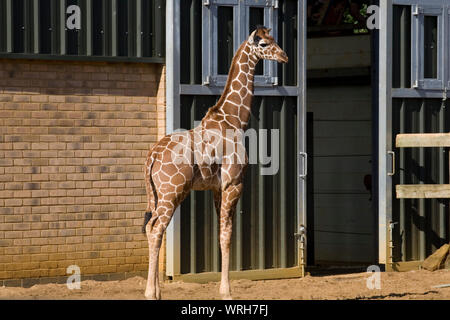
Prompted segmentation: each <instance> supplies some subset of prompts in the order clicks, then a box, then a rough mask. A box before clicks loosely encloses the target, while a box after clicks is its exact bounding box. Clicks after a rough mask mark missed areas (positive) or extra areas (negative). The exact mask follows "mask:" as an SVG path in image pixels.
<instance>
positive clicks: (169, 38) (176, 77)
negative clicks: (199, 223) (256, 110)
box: [166, 0, 307, 281]
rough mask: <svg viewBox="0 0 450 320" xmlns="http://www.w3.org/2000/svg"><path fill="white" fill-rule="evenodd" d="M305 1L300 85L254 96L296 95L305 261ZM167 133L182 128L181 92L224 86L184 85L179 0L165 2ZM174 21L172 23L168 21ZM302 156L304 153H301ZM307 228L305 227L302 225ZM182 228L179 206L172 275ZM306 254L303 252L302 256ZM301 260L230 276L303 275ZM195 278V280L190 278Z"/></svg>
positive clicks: (173, 226)
mask: <svg viewBox="0 0 450 320" xmlns="http://www.w3.org/2000/svg"><path fill="white" fill-rule="evenodd" d="M306 4H307V0H299V1H298V5H297V10H298V19H297V32H298V34H297V37H298V42H297V52H298V53H297V56H298V70H297V86H272V87H255V92H254V95H255V96H295V97H297V115H298V116H297V119H298V123H297V135H298V147H297V148H298V149H297V155H298V157H297V168H298V174H299V175H298V179H297V181H298V182H297V202H298V206H297V207H298V212H297V224H298V226H297V228H298V230H297V234H298V235H300V234H303V236H302V237H299V239H304V250H303V251H302V252H300V247H301V246H300V243H299V246H298V248H299V252H297V254H298V256H299V258H300V257H301V256H302V257H303V258H304V263H306V237H305V236H304V232H305V231H306V230H305V229H302V226H306V174H307V171H306V170H307V160H306V36H307V33H306V22H307V19H306ZM166 21H167V23H166V79H167V80H166V133H167V134H169V133H172V132H173V131H174V130H176V129H177V128H180V127H181V121H180V95H182V94H198V95H220V94H221V93H222V90H223V88H221V87H209V86H204V85H181V84H180V59H179V56H180V36H179V35H180V3H179V1H177V0H167V2H166ZM170 21H171V22H172V23H169V22H170ZM302 155H303V156H302ZM303 228H304V227H303ZM180 231H181V219H180V208H178V209H177V210H176V211H175V213H174V216H173V218H172V221H171V223H170V224H169V226H168V228H167V234H166V257H167V258H166V274H167V276H170V277H172V278H181V279H183V275H181V263H180V257H181V255H180V250H181V245H180V241H181V238H180ZM302 254H303V255H302ZM299 267H301V260H300V259H299V266H297V267H294V268H288V269H285V268H282V269H266V270H248V271H235V272H231V273H230V276H231V278H251V279H264V278H271V279H273V278H280V277H293V276H301V275H302V272H301V268H299ZM216 278H217V279H218V274H217V273H204V274H195V280H194V281H201V280H202V279H204V280H205V281H207V280H208V281H209V280H211V279H216ZM184 280H186V281H190V278H189V275H184ZM191 281H192V280H191Z"/></svg>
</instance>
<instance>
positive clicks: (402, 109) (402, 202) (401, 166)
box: [399, 100, 407, 261]
mask: <svg viewBox="0 0 450 320" xmlns="http://www.w3.org/2000/svg"><path fill="white" fill-rule="evenodd" d="M406 105H407V104H406V101H405V100H403V101H402V104H401V107H400V133H405V132H406V128H405V114H406ZM399 154H400V159H399V160H400V164H399V175H400V184H405V183H406V175H405V165H406V164H405V148H400V150H399ZM402 169H403V170H402ZM399 201H400V218H399V224H400V226H399V228H400V230H399V231H400V236H401V242H402V243H401V260H402V261H406V238H405V237H406V223H405V222H406V221H405V219H406V214H405V213H406V212H405V210H406V208H405V201H406V200H405V199H400V200H399Z"/></svg>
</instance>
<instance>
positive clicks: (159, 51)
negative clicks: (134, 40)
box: [153, 0, 171, 57]
mask: <svg viewBox="0 0 450 320" xmlns="http://www.w3.org/2000/svg"><path fill="white" fill-rule="evenodd" d="M166 5H167V4H166ZM153 12H154V13H155V15H154V17H155V32H154V37H155V56H156V57H162V56H163V42H164V41H163V39H164V38H163V37H164V35H163V33H162V32H158V29H159V28H161V31H162V25H163V19H162V18H163V3H162V1H161V0H155V10H154V11H153ZM166 21H169V23H170V21H171V20H168V19H166Z"/></svg>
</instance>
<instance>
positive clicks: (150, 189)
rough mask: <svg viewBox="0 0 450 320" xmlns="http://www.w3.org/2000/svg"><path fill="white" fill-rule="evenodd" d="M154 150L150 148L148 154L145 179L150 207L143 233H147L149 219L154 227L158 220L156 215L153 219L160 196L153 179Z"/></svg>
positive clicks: (146, 214)
mask: <svg viewBox="0 0 450 320" xmlns="http://www.w3.org/2000/svg"><path fill="white" fill-rule="evenodd" d="M152 151H153V150H150V152H149V154H148V156H147V161H146V163H145V180H146V189H147V199H148V207H147V211H146V212H145V216H144V223H143V225H142V233H146V230H145V227H146V226H147V224H148V222H149V221H150V225H151V226H152V227H153V225H154V223H155V222H156V216H154V217H153V219H152V211H156V207H157V204H158V196H157V193H156V189H155V185H154V183H153V179H152V170H153V163H154V154H153V152H152Z"/></svg>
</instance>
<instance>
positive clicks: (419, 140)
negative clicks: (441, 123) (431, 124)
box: [395, 133, 450, 148]
mask: <svg viewBox="0 0 450 320" xmlns="http://www.w3.org/2000/svg"><path fill="white" fill-rule="evenodd" d="M395 145H396V147H397V148H408V147H450V133H417V134H398V135H397V137H396V139H395Z"/></svg>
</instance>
